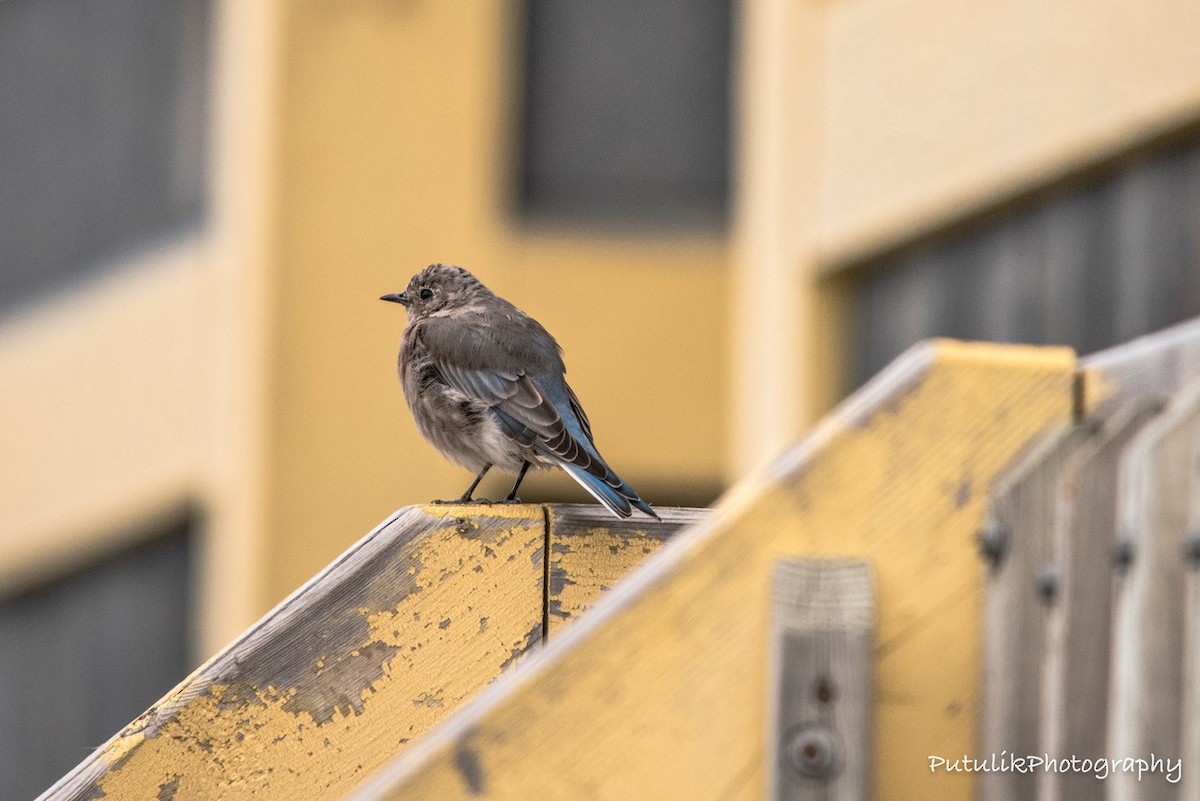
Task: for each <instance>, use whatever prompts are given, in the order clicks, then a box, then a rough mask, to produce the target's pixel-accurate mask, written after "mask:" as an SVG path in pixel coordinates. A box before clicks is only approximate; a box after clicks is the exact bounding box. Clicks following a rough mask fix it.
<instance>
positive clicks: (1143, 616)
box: [1108, 382, 1200, 801]
mask: <svg viewBox="0 0 1200 801" xmlns="http://www.w3.org/2000/svg"><path fill="white" fill-rule="evenodd" d="M1198 456H1200V382H1198V383H1193V384H1191V385H1189V386H1188V387H1187V388H1186V389H1184V390H1182V391H1180V392H1179V393H1177V394H1176V396H1175V397H1174V398H1173V399H1172V401H1171V403H1170V405H1169V406H1168V407H1167V408H1166V410H1165V411H1164V412H1163V413H1162V415H1161V416H1160V417H1159V418H1158V419H1156V420H1154V421H1153V422H1151V423H1150V424H1149V425H1147V426H1146V427H1145V428H1144V429H1143V430H1142V432H1141V433H1140V434H1139V435H1138V436H1137V437H1136V438H1135V439H1134V440H1133V441H1132V442H1131V444H1130V446H1129V449H1128V451H1127V453H1126V456H1125V458H1124V460H1123V462H1122V465H1121V473H1120V476H1121V489H1120V497H1119V501H1118V503H1119V525H1120V526H1121V528H1122V532H1123V536H1127V537H1129V538H1130V541H1131V543H1132V545H1133V552H1132V553H1133V559H1132V563H1131V565H1130V567H1129V569H1128V572H1127V574H1126V575H1124V576H1123V577H1122V578H1121V579H1119V581H1118V588H1117V598H1116V602H1115V607H1114V619H1113V650H1112V664H1113V667H1112V679H1111V692H1112V699H1111V705H1112V711H1111V714H1110V716H1109V727H1108V728H1109V744H1110V749H1111V754H1112V756H1115V757H1117V758H1125V757H1133V758H1143V759H1150V757H1151V756H1152V755H1153V756H1155V757H1160V758H1168V759H1177V758H1178V757H1179V754H1180V726H1181V716H1180V699H1181V695H1182V691H1183V677H1182V673H1183V644H1182V638H1181V632H1182V629H1183V623H1184V619H1183V600H1184V562H1183V544H1184V540H1185V536H1186V533H1187V528H1188V525H1189V515H1190V514H1191V509H1190V508H1189V507H1190V504H1191V501H1190V498H1191V495H1192V493H1194V492H1196V490H1197V488H1198V487H1200V483H1198V481H1197V476H1196V471H1197V457H1198ZM1108 789H1109V794H1110V798H1112V799H1115V801H1135V800H1136V801H1157V800H1158V799H1162V800H1163V801H1166V799H1174V798H1176V797H1177V795H1176V793H1177V791H1178V787H1176V786H1173V785H1171V784H1168V783H1167V782H1166V781H1165V779H1164V777H1163V775H1162V773H1161V772H1160V773H1158V774H1156V775H1153V776H1149V777H1146V776H1143V777H1141V780H1140V781H1139V777H1138V776H1137V774H1136V773H1128V772H1118V773H1116V774H1114V775H1113V776H1112V777H1111V778H1110V779H1109V788H1108Z"/></svg>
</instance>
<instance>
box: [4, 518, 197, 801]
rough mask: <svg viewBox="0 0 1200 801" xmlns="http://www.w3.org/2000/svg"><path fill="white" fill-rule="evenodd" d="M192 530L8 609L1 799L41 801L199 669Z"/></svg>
mask: <svg viewBox="0 0 1200 801" xmlns="http://www.w3.org/2000/svg"><path fill="white" fill-rule="evenodd" d="M190 528H191V526H190V525H189V524H187V523H186V522H183V523H180V524H178V525H177V526H174V527H172V528H170V529H169V530H166V531H163V532H160V533H159V535H158V536H155V537H152V538H151V539H149V540H148V541H146V542H145V543H144V544H143V545H141V546H139V547H135V548H132V549H130V550H127V551H125V552H123V553H121V554H118V555H116V556H113V557H110V558H108V559H106V560H105V561H103V562H102V563H100V564H96V565H93V566H92V567H89V568H87V569H85V570H82V571H79V572H77V573H75V574H74V575H70V576H68V577H66V578H63V579H60V580H58V581H56V582H54V583H52V584H50V585H47V586H43V587H40V588H38V589H36V590H32V591H28V592H25V593H23V594H21V595H19V596H16V597H9V598H0V721H2V724H0V799H4V800H5V801H7V800H8V799H11V800H12V801H25V800H26V799H29V798H33V797H34V796H36V795H38V793H40V792H42V791H43V790H45V789H46V788H48V787H49V786H50V785H52V784H53V783H54V782H56V781H58V779H59V778H60V777H61V776H62V775H63V774H65V773H66V772H67V771H68V770H70V769H71V768H73V767H74V766H75V765H76V764H78V763H79V762H80V761H82V760H83V758H84V757H85V756H87V755H88V754H89V753H90V752H91V750H92V749H94V748H95V747H96V746H98V745H100V744H101V743H103V742H104V741H105V740H107V739H108V738H109V737H111V736H112V735H113V734H115V733H116V732H117V731H118V730H120V729H121V728H122V727H124V726H125V724H126V723H129V722H130V721H131V720H133V719H134V718H136V717H137V716H138V715H140V714H141V713H142V712H144V711H146V709H147V708H148V707H149V706H150V705H151V704H153V703H154V702H155V701H157V700H158V699H159V698H160V697H161V696H162V695H164V694H165V693H166V692H167V691H168V690H170V689H171V688H172V687H173V686H175V685H176V684H177V683H178V682H179V681H180V680H182V679H183V677H184V676H186V675H187V673H188V671H189V670H190V669H191V668H192V667H193V665H192V663H191V658H190V656H189V653H188V652H189V646H190V641H191V638H190V636H189V635H190V629H191V600H190V593H189V589H188V588H189V584H190V575H189V574H190V571H191V555H190V550H189V536H188V533H189V530H190Z"/></svg>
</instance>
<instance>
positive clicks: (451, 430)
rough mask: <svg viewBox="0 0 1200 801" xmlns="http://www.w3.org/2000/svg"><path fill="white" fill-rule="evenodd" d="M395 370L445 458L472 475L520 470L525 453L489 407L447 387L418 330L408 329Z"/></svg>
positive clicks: (414, 411)
mask: <svg viewBox="0 0 1200 801" xmlns="http://www.w3.org/2000/svg"><path fill="white" fill-rule="evenodd" d="M397 366H398V369H399V373H400V382H401V385H402V386H403V388H404V398H405V400H406V401H407V402H408V408H409V409H410V410H411V411H412V415H413V419H414V420H415V421H416V423H417V430H418V431H420V432H421V436H423V437H424V438H425V439H427V440H428V441H429V442H430V444H432V445H433V446H434V447H435V448H437V449H438V451H440V452H441V454H442V455H443V456H445V457H446V458H447V459H449V460H450V461H452V462H454V463H455V464H457V465H459V466H460V467H464V468H466V469H467V470H470V471H472V472H478V471H479V470H480V469H482V468H483V466H484V464H492V465H495V466H496V467H498V468H500V469H501V470H507V471H510V472H516V471H517V470H518V469H520V466H521V462H522V460H523V459H524V458H525V457H524V456H523V455H522V453H521V451H522V449H521V448H520V447H519V446H518V445H517V444H516V443H515V442H514V441H513V440H512V439H511V438H510V437H508V436H507V435H506V434H505V433H504V432H503V430H502V429H501V428H500V425H499V423H498V422H497V421H496V418H495V417H494V416H493V414H492V411H491V408H490V406H488V404H486V403H483V402H481V401H479V400H476V399H475V398H472V397H470V396H468V395H466V394H464V393H462V392H459V391H458V390H457V389H454V388H453V387H451V386H450V385H449V384H447V383H446V382H445V380H444V379H443V378H442V375H441V372H440V371H439V370H438V366H437V364H436V362H435V361H434V360H433V358H432V357H431V356H430V354H429V351H428V349H427V348H426V347H425V345H424V344H423V343H422V342H421V338H420V333H419V326H409V327H408V328H407V329H406V330H405V332H404V337H403V339H402V340H401V344H400V357H399V362H398V365H397Z"/></svg>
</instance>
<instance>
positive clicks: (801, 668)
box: [767, 559, 875, 801]
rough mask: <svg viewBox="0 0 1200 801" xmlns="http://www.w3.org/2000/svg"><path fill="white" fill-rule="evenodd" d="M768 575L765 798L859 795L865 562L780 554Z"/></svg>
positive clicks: (867, 711)
mask: <svg viewBox="0 0 1200 801" xmlns="http://www.w3.org/2000/svg"><path fill="white" fill-rule="evenodd" d="M771 578H772V587H771V643H770V648H771V652H770V655H769V667H770V677H769V683H768V686H769V688H770V700H769V702H768V703H769V708H768V710H767V714H768V716H769V717H770V719H771V727H770V731H771V740H770V742H769V743H768V747H767V771H768V773H769V774H770V777H771V788H770V794H769V796H768V797H769V798H771V799H774V801H861V799H863V798H865V797H866V795H867V780H868V777H869V776H870V772H871V754H870V736H869V733H870V720H871V668H872V662H873V658H872V652H873V650H874V645H875V597H874V592H873V588H872V581H871V566H870V565H869V564H867V563H866V562H855V561H851V560H842V559H788V560H784V561H781V562H779V563H777V564H776V565H775V568H774V570H773V575H772V577H771Z"/></svg>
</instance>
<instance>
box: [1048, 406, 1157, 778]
mask: <svg viewBox="0 0 1200 801" xmlns="http://www.w3.org/2000/svg"><path fill="white" fill-rule="evenodd" d="M1160 408H1161V404H1160V403H1158V402H1156V401H1146V400H1143V401H1140V402H1139V401H1133V402H1131V403H1130V404H1129V407H1128V408H1126V409H1124V410H1121V411H1116V412H1114V413H1113V414H1112V416H1111V417H1110V418H1109V419H1108V420H1106V421H1104V425H1103V426H1101V427H1098V429H1097V430H1096V432H1095V434H1094V435H1092V436H1090V437H1089V438H1088V440H1087V441H1086V442H1085V443H1084V444H1083V445H1082V446H1081V447H1080V448H1079V449H1078V450H1077V451H1076V452H1075V453H1074V454H1073V455H1072V456H1071V458H1070V459H1068V460H1067V463H1066V465H1065V466H1064V468H1063V473H1062V481H1061V483H1060V485H1059V498H1058V508H1059V518H1058V521H1057V524H1056V526H1055V531H1054V545H1053V550H1054V561H1055V563H1056V564H1057V565H1058V566H1059V597H1058V601H1057V603H1055V604H1054V605H1053V606H1052V607H1051V609H1050V618H1049V621H1048V623H1047V648H1046V663H1045V668H1044V674H1043V684H1042V699H1043V703H1044V709H1043V710H1042V718H1043V720H1042V737H1041V742H1042V748H1041V750H1042V752H1044V753H1049V754H1079V755H1083V754H1094V755H1102V754H1106V753H1108V751H1107V745H1106V736H1105V733H1106V727H1105V725H1106V720H1107V718H1108V685H1109V651H1110V647H1111V643H1110V632H1111V615H1112V596H1113V581H1114V579H1113V571H1114V569H1115V566H1114V546H1115V545H1116V541H1117V524H1116V517H1117V500H1116V499H1117V469H1118V466H1119V464H1120V459H1121V456H1122V455H1123V454H1124V452H1125V447H1126V445H1127V444H1128V443H1129V441H1130V439H1132V438H1133V437H1134V436H1136V435H1137V434H1138V432H1139V431H1141V429H1142V427H1143V426H1144V425H1145V424H1146V422H1147V421H1149V420H1150V419H1152V418H1153V417H1154V415H1155V414H1157V413H1158V411H1159V409H1160ZM1104 787H1105V784H1104V782H1103V781H1102V780H1100V779H1098V778H1097V777H1096V776H1095V775H1094V774H1088V773H1081V772H1080V773H1059V772H1045V773H1042V774H1040V775H1039V776H1038V798H1039V799H1040V800H1041V801H1060V800H1061V801H1093V799H1096V798H1101V797H1103V794H1104Z"/></svg>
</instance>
